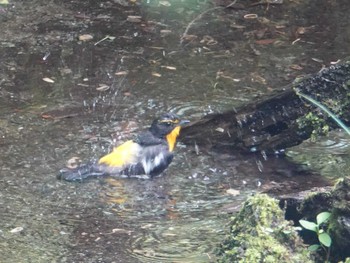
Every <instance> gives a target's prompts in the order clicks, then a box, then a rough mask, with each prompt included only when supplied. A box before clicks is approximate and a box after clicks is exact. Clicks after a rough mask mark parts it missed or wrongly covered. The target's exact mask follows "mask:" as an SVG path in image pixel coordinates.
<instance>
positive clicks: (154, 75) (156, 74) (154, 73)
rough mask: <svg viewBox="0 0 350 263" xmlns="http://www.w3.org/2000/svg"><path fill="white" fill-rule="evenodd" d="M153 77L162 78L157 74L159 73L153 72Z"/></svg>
mask: <svg viewBox="0 0 350 263" xmlns="http://www.w3.org/2000/svg"><path fill="white" fill-rule="evenodd" d="M152 76H153V77H157V78H160V77H161V76H162V75H161V74H159V73H157V72H152Z"/></svg>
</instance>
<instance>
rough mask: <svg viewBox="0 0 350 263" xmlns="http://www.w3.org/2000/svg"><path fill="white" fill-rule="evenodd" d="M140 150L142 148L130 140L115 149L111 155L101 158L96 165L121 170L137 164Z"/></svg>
mask: <svg viewBox="0 0 350 263" xmlns="http://www.w3.org/2000/svg"><path fill="white" fill-rule="evenodd" d="M141 150H142V147H141V146H140V145H139V144H138V143H136V142H134V141H132V140H130V141H127V142H125V143H123V144H122V145H120V146H118V147H115V148H114V149H113V151H112V152H111V153H109V154H107V155H105V156H103V157H102V158H101V159H100V160H99V161H98V163H99V164H104V165H107V166H112V167H116V168H121V169H123V168H124V167H126V166H129V165H133V164H136V163H137V162H138V160H139V156H140V153H141Z"/></svg>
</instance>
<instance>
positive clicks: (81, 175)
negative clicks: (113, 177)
mask: <svg viewBox="0 0 350 263" xmlns="http://www.w3.org/2000/svg"><path fill="white" fill-rule="evenodd" d="M104 175H107V174H106V171H103V170H101V169H100V168H99V166H98V165H96V164H94V163H88V164H81V165H79V166H78V167H76V168H64V169H61V170H60V172H59V174H58V175H57V178H58V179H60V180H65V181H69V182H74V181H83V180H85V179H87V178H91V177H100V176H104Z"/></svg>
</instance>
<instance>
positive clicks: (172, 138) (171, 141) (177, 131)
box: [166, 126, 181, 152]
mask: <svg viewBox="0 0 350 263" xmlns="http://www.w3.org/2000/svg"><path fill="white" fill-rule="evenodd" d="M180 130H181V127H180V126H177V127H175V128H174V129H173V130H172V131H171V133H169V134H168V135H167V136H166V140H167V142H168V145H169V151H170V152H172V151H173V150H174V148H175V145H176V139H177V137H178V136H179V134H180Z"/></svg>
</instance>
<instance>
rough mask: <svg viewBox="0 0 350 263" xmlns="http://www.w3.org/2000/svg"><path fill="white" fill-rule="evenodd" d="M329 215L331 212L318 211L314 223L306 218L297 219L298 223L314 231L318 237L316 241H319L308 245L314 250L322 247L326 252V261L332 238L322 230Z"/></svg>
mask: <svg viewBox="0 0 350 263" xmlns="http://www.w3.org/2000/svg"><path fill="white" fill-rule="evenodd" d="M330 216H331V213H329V212H322V213H319V214H318V215H317V216H316V223H315V222H310V221H307V220H299V223H300V225H301V226H302V227H303V228H305V229H307V230H311V231H313V232H315V233H316V234H317V237H318V241H320V244H314V245H311V246H309V248H308V249H309V250H310V251H316V250H318V249H319V248H323V249H324V251H325V252H326V255H327V256H326V262H328V259H329V255H330V246H331V244H332V238H331V237H330V235H329V234H328V232H327V228H326V230H324V224H325V223H327V221H328V220H329V218H330Z"/></svg>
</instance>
